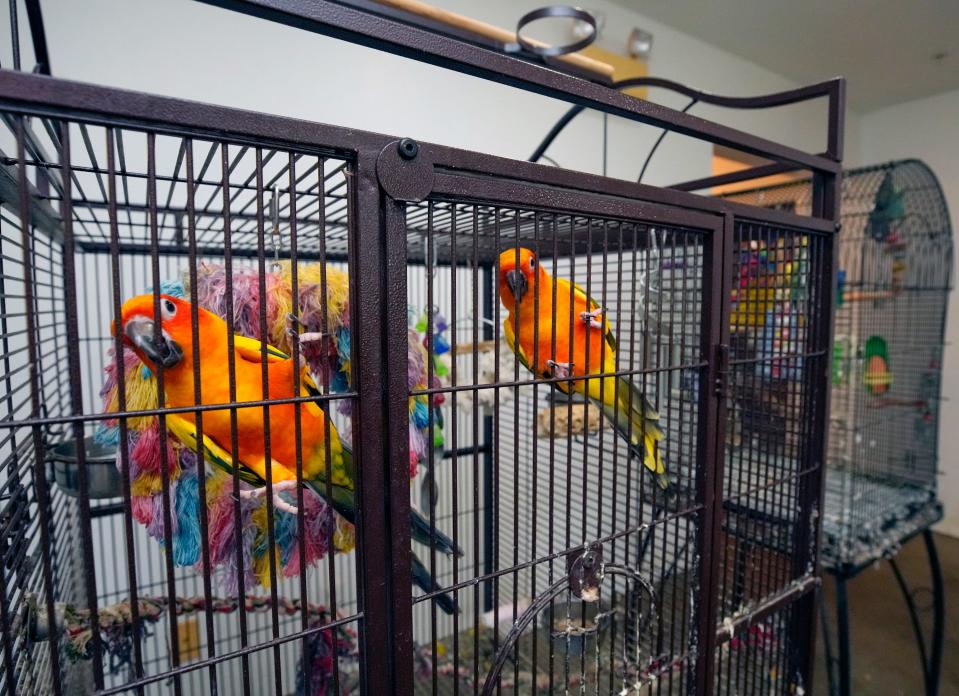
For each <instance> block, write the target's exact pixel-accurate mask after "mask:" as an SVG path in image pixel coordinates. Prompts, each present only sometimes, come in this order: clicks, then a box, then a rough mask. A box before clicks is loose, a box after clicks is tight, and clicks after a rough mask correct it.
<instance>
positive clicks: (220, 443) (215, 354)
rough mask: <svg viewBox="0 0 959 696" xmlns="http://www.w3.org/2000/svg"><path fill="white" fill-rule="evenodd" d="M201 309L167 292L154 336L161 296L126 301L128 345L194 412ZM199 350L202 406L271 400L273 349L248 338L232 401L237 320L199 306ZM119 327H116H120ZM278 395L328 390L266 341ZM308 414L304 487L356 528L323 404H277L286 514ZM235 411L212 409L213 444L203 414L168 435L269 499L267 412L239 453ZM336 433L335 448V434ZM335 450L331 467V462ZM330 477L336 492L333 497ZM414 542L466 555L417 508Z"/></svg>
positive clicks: (241, 424)
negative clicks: (231, 329) (232, 324)
mask: <svg viewBox="0 0 959 696" xmlns="http://www.w3.org/2000/svg"><path fill="white" fill-rule="evenodd" d="M191 309H192V306H191V304H190V303H189V302H185V301H184V300H181V299H179V298H176V297H171V296H169V295H160V296H159V318H160V338H159V340H154V296H153V295H140V296H138V297H134V298H132V299H130V300H127V302H125V303H124V305H123V307H122V310H121V327H122V328H121V331H122V336H123V342H124V344H125V345H127V346H129V347H130V348H132V349H133V350H134V351H135V352H136V354H137V355H138V356H139V357H140V359H141V360H142V361H143V362H144V363H145V364H146V365H147V366H148V367H149V368H150V369H152V370H154V371H156V370H157V366H158V365H162V366H163V389H164V399H165V405H166V406H167V407H168V408H176V407H192V406H194V405H195V404H196V403H197V400H196V398H195V392H194V377H193V366H194V349H193V332H192V326H191V319H190V312H191ZM196 315H197V328H198V336H199V344H198V346H197V348H198V350H197V351H196V357H198V358H199V363H200V396H201V398H200V400H199V403H201V404H207V405H209V404H228V403H231V402H233V401H235V402H244V401H260V400H262V399H263V398H264V392H263V379H262V376H263V372H262V362H261V361H262V353H263V348H264V344H262V343H261V342H260V341H257V340H255V339H251V338H247V337H245V336H240V335H234V336H233V359H234V364H235V375H236V396H235V399H231V398H230V387H229V381H228V378H227V374H228V372H227V370H228V365H229V345H228V343H227V338H228V333H227V324H226V322H225V321H224V320H223V319H221V318H220V317H219V316H217V315H216V314H214V313H212V312H209V311H207V310H205V309H202V308H200V307H197V308H196ZM114 330H115V328H114ZM266 358H267V384H268V396H269V398H270V399H271V400H282V399H292V398H293V397H294V396H295V392H294V385H295V384H296V383H297V382H299V385H300V394H301V395H302V396H307V395H310V394H313V395H317V394H319V390H318V389H317V387H316V384H315V383H314V381H313V380H312V379H311V378H310V376H309V372H308V370H307V368H306V366H305V364H304V365H303V366H302V367H301V369H300V373H299V374H298V375H296V374H294V365H293V360H292V359H291V358H290V357H289V356H287V355H286V354H284V353H283V352H281V351H280V350H278V349H276V348H274V347H273V346H270V345H266ZM297 409H299V412H300V422H301V431H300V435H301V438H300V443H301V447H300V452H301V454H302V462H303V483H304V484H305V485H306V486H307V487H309V488H310V489H312V490H313V491H315V492H316V493H317V494H318V495H320V496H321V497H323V498H324V499H325V500H326V501H327V502H328V503H329V504H330V505H331V506H332V507H333V509H334V510H336V512H337V513H339V514H340V515H342V516H343V517H344V518H345V519H346V520H347V521H349V522H351V523H355V522H356V504H355V499H354V483H353V455H352V452H351V451H350V449H349V448H348V447H347V446H346V445H345V444H343V442H342V441H341V440H340V437H339V434H338V433H337V432H336V428H335V427H334V426H333V422H332V421H331V420H330V419H329V417H328V416H327V414H326V412H325V411H324V410H323V408H321V407H320V406H319V405H318V404H316V403H314V402H311V401H308V402H300V403H281V404H273V405H271V406H270V407H269V419H270V459H271V470H270V473H271V478H272V479H273V490H274V502H275V504H276V506H277V507H278V508H279V509H283V510H286V511H288V512H289V511H292V512H296V508H294V507H292V506H291V505H290V504H289V503H287V502H286V501H285V500H283V499H282V498H281V497H280V496H279V491H282V490H294V489H295V488H296V454H297V452H296V449H297V448H296V434H295V430H294V428H295V420H294V414H295V413H296V410H297ZM230 412H231V409H229V408H223V409H212V410H209V411H204V412H203V442H202V445H201V444H200V443H198V441H197V432H196V428H195V413H194V412H189V411H187V412H183V413H180V414H167V415H166V417H165V418H166V424H167V427H168V429H169V430H170V431H171V432H172V433H173V434H174V435H175V436H176V437H177V438H178V439H179V440H180V441H181V442H183V444H184V445H186V446H187V447H189V448H190V449H192V450H194V451H197V450H198V449H200V447H201V446H202V448H203V451H204V456H205V459H206V461H207V462H209V463H213V464H214V465H216V466H219V467H221V468H222V469H225V470H226V471H228V472H231V473H232V472H233V471H237V472H238V475H239V477H240V479H241V480H243V481H245V482H247V483H249V484H252V485H254V486H259V488H258V489H255V490H252V491H244V495H245V497H250V496H258V495H262V494H263V492H264V490H265V484H266V474H267V471H266V451H265V442H264V428H265V424H264V412H263V408H262V407H260V406H257V407H251V408H239V409H236V421H237V428H236V439H237V447H238V451H237V452H235V453H232V452H231V449H230V448H231V417H230ZM327 433H329V443H327V442H326V434H327ZM327 449H329V454H330V461H329V462H327V460H326V459H327V455H326V453H327ZM327 478H329V485H330V490H331V495H329V496H328V495H327ZM410 526H411V529H412V537H413V539H415V540H416V541H418V542H421V543H424V544H427V545H429V544H430V543H431V541H432V542H433V543H434V544H435V547H436V549H437V550H438V551H441V552H443V553H447V554H454V553H455V554H457V555H462V551H461V550H460V549H459V548H457V547H456V546H455V544H454V543H453V541H452V540H451V539H450V538H449V537H448V536H446V535H445V534H443V533H442V532H440V531H439V530H436V529H431V527H430V524H429V522H428V521H427V520H426V519H424V518H423V516H422V515H421V514H420V513H419V512H417V511H416V510H411V515H410ZM412 561H413V581H414V582H415V583H416V585H417V586H418V587H420V588H421V589H422V590H423V591H424V592H428V593H429V592H435V591H436V590H437V589H438V586H437V584H436V581H435V580H434V579H433V577H432V576H431V575H430V573H429V571H428V570H427V569H426V567H425V566H424V565H423V564H422V562H420V561H419V559H417V558H416V555H415V554H414V555H413V559H412ZM436 602H437V604H438V605H439V606H440V608H442V609H443V610H444V611H446V612H447V613H454V612H455V611H457V607H456V604H455V602H454V600H453V598H452V597H449V596H448V595H445V594H440V595H437V597H436Z"/></svg>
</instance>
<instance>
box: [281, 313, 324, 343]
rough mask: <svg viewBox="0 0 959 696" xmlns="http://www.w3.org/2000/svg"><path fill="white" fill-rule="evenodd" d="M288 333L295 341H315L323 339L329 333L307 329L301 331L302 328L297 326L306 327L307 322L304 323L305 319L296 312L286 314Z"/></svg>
mask: <svg viewBox="0 0 959 696" xmlns="http://www.w3.org/2000/svg"><path fill="white" fill-rule="evenodd" d="M286 323H287V329H286V333H287V335H288V336H289V337H290V338H291V339H292V340H294V341H299V342H300V343H313V342H315V341H322V340H323V339H324V338H326V336H327V335H328V334H326V333H324V332H322V331H307V332H304V333H300V330H299V329H298V328H297V327H300V326H302V327H303V328H304V329H305V328H306V324H304V323H303V320H302V319H300V318H299V317H298V316H296V315H294V314H287V315H286Z"/></svg>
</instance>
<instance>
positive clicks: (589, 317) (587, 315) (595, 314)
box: [579, 307, 606, 329]
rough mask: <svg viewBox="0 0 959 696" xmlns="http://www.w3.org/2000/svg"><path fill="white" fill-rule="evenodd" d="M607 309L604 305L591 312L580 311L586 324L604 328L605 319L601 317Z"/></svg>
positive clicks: (580, 315)
mask: <svg viewBox="0 0 959 696" xmlns="http://www.w3.org/2000/svg"><path fill="white" fill-rule="evenodd" d="M605 311H606V310H605V309H603V308H602V307H597V308H596V309H594V310H593V311H591V312H580V313H579V318H580V319H582V320H583V323H584V324H588V325H589V326H590V327H592V328H594V329H602V328H603V321H602V319H600V317H601V316H603V313H604V312H605Z"/></svg>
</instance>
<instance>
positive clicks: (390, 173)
mask: <svg viewBox="0 0 959 696" xmlns="http://www.w3.org/2000/svg"><path fill="white" fill-rule="evenodd" d="M376 178H377V179H378V180H379V182H380V186H381V187H382V188H383V190H384V191H385V192H386V194H387V195H388V196H389V197H390V198H392V199H394V200H397V201H405V202H407V203H418V202H419V201H422V200H424V199H425V198H426V197H427V196H429V195H430V192H431V191H432V190H433V156H432V154H431V152H430V149H429V148H428V147H425V146H423V145H420V144H419V143H418V142H416V141H415V140H413V139H411V138H403V139H402V140H398V141H396V142H393V143H390V144H389V145H387V146H386V147H384V148H383V149H382V150H381V151H380V154H379V155H378V156H377V158H376Z"/></svg>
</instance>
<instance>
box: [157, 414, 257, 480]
mask: <svg viewBox="0 0 959 696" xmlns="http://www.w3.org/2000/svg"><path fill="white" fill-rule="evenodd" d="M166 425H167V429H168V430H169V431H170V432H171V433H173V434H174V435H175V436H176V437H177V439H178V440H180V442H182V443H183V444H184V445H186V446H187V447H189V448H190V449H191V450H193V451H194V452H196V453H198V454H199V453H200V451H201V447H202V452H203V457H204V459H205V460H206V461H208V462H212V463H213V464H215V465H216V466H218V467H220V468H221V469H223V471H226V472H227V473H229V474H231V475H232V474H233V472H234V471H237V472H238V475H239V477H240V480H241V481H245V482H246V483H249V484H251V485H254V486H262V485H264V484H265V481H264V480H263V479H262V478H260V476H258V475H257V474H256V473H254V472H253V471H250V470H249V469H247V468H246V467H245V466H244V465H243V463H242V462H241V463H240V465H239V467H237V466H236V463H235V462H234V460H233V455H231V454H230V453H229V452H227V451H226V450H225V449H223V448H222V447H220V446H219V445H218V444H217V443H216V442H214V441H213V440H212V439H211V438H209V437H207V435H206V434H204V435H203V443H202V446H201V444H200V443H199V441H198V439H197V432H196V425H194V424H193V423H191V422H190V421H188V420H187V419H186V418H182V417H180V416H178V415H176V414H173V413H170V414H167V416H166Z"/></svg>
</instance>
